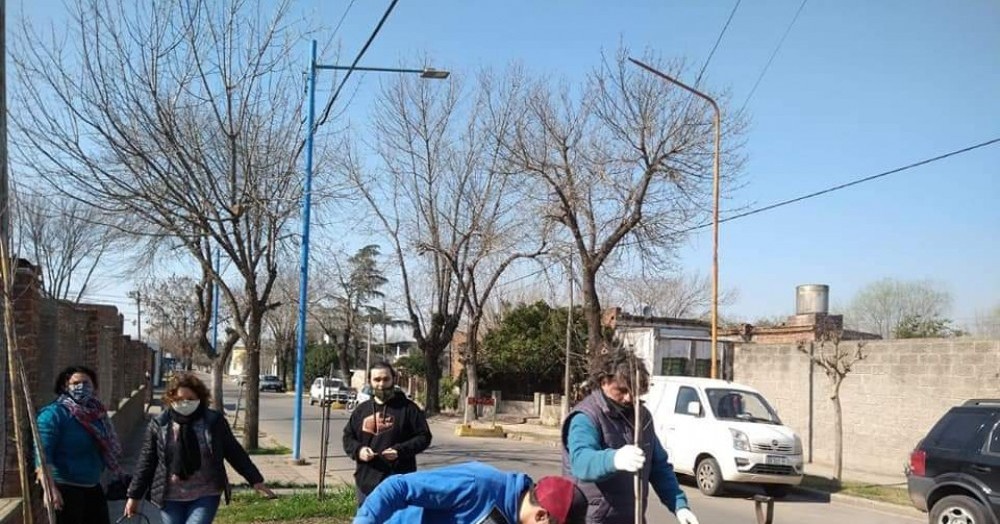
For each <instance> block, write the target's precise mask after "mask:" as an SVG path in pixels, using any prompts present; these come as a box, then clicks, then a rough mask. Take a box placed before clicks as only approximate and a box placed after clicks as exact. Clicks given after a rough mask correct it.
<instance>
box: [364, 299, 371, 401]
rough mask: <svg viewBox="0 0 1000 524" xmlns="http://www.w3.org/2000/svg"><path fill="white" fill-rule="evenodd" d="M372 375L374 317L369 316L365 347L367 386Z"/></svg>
mask: <svg viewBox="0 0 1000 524" xmlns="http://www.w3.org/2000/svg"><path fill="white" fill-rule="evenodd" d="M371 374H372V315H371V313H369V314H368V344H367V345H366V346H365V384H367V383H368V381H369V380H370V379H371Z"/></svg>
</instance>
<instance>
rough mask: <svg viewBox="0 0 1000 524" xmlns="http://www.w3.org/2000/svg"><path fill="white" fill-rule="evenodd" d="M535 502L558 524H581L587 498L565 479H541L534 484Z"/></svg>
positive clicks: (585, 513)
mask: <svg viewBox="0 0 1000 524" xmlns="http://www.w3.org/2000/svg"><path fill="white" fill-rule="evenodd" d="M535 500H537V501H538V505H539V506H541V507H542V509H544V510H545V511H547V512H549V515H551V516H552V518H554V519H555V520H556V521H557V522H559V524H583V521H584V519H586V517H587V497H586V496H585V495H584V494H583V492H582V491H580V488H578V487H576V484H575V483H574V482H573V481H572V480H570V479H568V478H566V477H543V478H542V479H541V480H539V481H538V483H537V484H535Z"/></svg>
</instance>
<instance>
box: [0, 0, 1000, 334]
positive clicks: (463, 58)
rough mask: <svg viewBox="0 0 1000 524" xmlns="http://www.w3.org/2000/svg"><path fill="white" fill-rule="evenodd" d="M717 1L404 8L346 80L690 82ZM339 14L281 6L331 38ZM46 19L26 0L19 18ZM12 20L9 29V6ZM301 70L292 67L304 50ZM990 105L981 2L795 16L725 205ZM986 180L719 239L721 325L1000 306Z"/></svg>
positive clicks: (968, 176) (793, 0) (992, 173)
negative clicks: (420, 73) (934, 285)
mask: <svg viewBox="0 0 1000 524" xmlns="http://www.w3.org/2000/svg"><path fill="white" fill-rule="evenodd" d="M734 1H735V0H734ZM734 1H700V2H694V1H689V2H676V1H675V2H667V1H631V2H606V1H604V2H598V1H592V0H588V1H582V0H578V1H568V0H548V1H538V0H534V1H529V0H505V1H493V2H486V1H472V0H463V1H459V0H419V1H418V0H401V1H400V2H399V4H398V6H397V7H396V10H395V11H394V12H393V14H392V15H391V17H390V19H389V20H388V22H387V23H386V25H385V27H384V28H383V30H382V32H381V34H380V35H379V37H378V39H377V40H376V41H375V43H374V44H373V45H372V47H371V48H370V50H369V51H368V53H367V55H366V56H365V58H364V60H363V61H362V65H368V66H396V65H408V66H419V65H422V61H423V60H424V56H425V55H426V56H428V57H430V60H431V61H432V62H433V65H435V66H437V67H439V68H445V69H449V70H451V71H453V74H456V75H461V74H463V73H464V74H471V73H474V72H475V70H476V69H478V68H479V67H482V66H490V67H496V68H502V67H503V66H505V65H507V64H508V63H510V62H512V61H517V62H520V63H522V64H523V65H524V66H525V67H526V68H527V69H528V70H529V71H533V72H539V73H546V74H549V75H551V76H553V77H555V78H563V79H565V80H568V81H576V80H579V79H581V78H582V77H583V76H584V75H585V74H586V72H587V71H588V70H589V69H590V68H591V67H593V66H594V65H595V64H596V63H597V62H598V60H599V54H600V52H601V51H602V50H606V51H613V50H615V49H616V48H617V47H618V46H619V44H620V43H624V44H625V45H626V46H628V47H630V48H632V49H634V50H642V49H644V48H646V47H648V48H651V49H653V50H655V51H657V52H660V53H662V54H663V55H664V56H667V57H674V56H676V57H686V58H687V59H689V60H690V62H691V65H692V68H693V69H694V70H693V71H691V72H690V73H689V74H690V76H691V77H690V78H686V80H688V81H691V80H693V77H694V75H696V74H697V69H699V68H700V67H701V64H702V63H703V61H704V60H705V58H706V57H707V55H708V53H709V51H710V50H711V48H712V45H713V43H714V42H715V40H716V38H717V36H718V34H719V30H720V29H721V28H722V25H723V24H724V22H725V21H726V18H727V17H728V16H729V13H730V10H731V9H732V7H733V5H734ZM261 3H262V8H264V9H266V8H267V6H268V5H269V2H266V1H263V2H261ZM800 3H801V2H800V1H799V0H782V1H777V0H775V1H770V2H759V1H745V2H742V4H741V5H740V6H739V9H738V10H737V12H736V15H735V17H734V19H733V22H732V24H731V25H730V27H729V30H728V31H727V33H726V35H725V37H724V39H723V40H722V42H721V45H720V46H719V49H718V51H717V52H716V54H715V56H714V57H713V59H712V61H711V64H710V66H709V68H708V71H707V73H706V77H705V79H704V82H706V83H707V84H709V85H711V86H713V87H714V88H725V89H729V90H730V91H731V92H732V94H733V99H734V100H736V101H738V102H739V103H742V101H743V100H744V99H745V98H746V97H747V94H748V93H749V92H750V90H751V88H752V87H753V84H754V81H755V80H756V79H757V76H758V75H759V73H760V71H761V68H762V67H763V66H764V64H765V62H766V61H767V59H768V57H769V56H770V54H771V52H772V51H773V49H774V46H775V45H776V44H777V42H778V40H779V39H780V38H781V35H782V34H783V33H784V31H785V29H786V27H787V26H788V24H789V22H790V21H791V19H792V17H793V15H794V14H795V12H796V10H797V9H798V8H799V5H800ZM349 4H351V2H350V1H349V0H336V1H334V0H310V1H306V0H300V1H297V2H295V5H296V9H298V10H301V12H302V13H304V14H305V15H307V16H309V17H312V18H313V19H315V20H321V21H322V23H323V24H325V25H326V26H327V29H328V31H332V29H333V27H334V26H335V25H336V24H337V21H338V20H339V19H340V17H341V16H342V14H343V13H344V12H345V9H346V8H347V7H348V5H349ZM388 4H389V2H388V0H386V1H381V0H378V1H376V0H360V1H356V2H354V5H353V6H352V7H351V9H350V11H348V12H347V16H346V18H345V19H344V23H343V25H342V26H341V27H340V30H339V31H338V32H337V34H335V35H333V38H334V40H335V41H338V42H339V43H340V45H341V46H342V56H343V58H342V59H341V60H342V61H344V62H347V61H348V60H349V58H352V57H353V56H354V53H356V51H357V50H358V49H359V48H360V46H361V45H362V43H363V42H364V40H365V38H367V36H368V34H369V33H370V31H371V29H372V28H373V27H374V25H375V23H376V22H377V21H378V18H379V17H380V16H381V14H382V11H383V10H384V9H385V7H386V6H387V5H388ZM58 5H61V4H60V2H57V1H51V0H50V1H49V2H38V3H36V4H34V5H32V6H31V8H30V11H29V13H31V16H32V17H39V16H43V15H42V13H45V12H46V11H45V10H48V12H47V13H46V15H50V14H51V13H52V12H53V10H56V12H57V10H58V9H59V8H56V7H53V6H58ZM9 9H10V10H11V11H12V13H11V15H10V16H11V17H12V18H16V17H17V16H19V9H20V7H19V6H16V5H12V6H9ZM13 22H14V20H11V21H10V22H8V27H10V26H12V25H13ZM302 56H303V67H305V65H306V63H307V58H308V44H306V43H303V45H302ZM323 58H330V59H334V60H336V58H335V57H323ZM321 60H322V59H321ZM351 81H352V82H358V84H356V87H357V89H358V93H359V95H358V97H356V98H355V99H354V100H353V104H354V105H353V106H352V108H351V109H350V110H349V111H348V115H349V116H350V118H351V119H352V120H353V119H361V118H364V112H365V110H366V106H367V107H370V103H369V102H368V99H367V98H366V95H367V94H368V93H371V92H374V91H375V90H376V89H377V87H378V81H379V80H378V78H377V77H376V76H375V75H358V76H356V77H354V79H352V80H351ZM353 88H354V86H352V87H351V89H353ZM997 93H1000V4H998V3H997V2H995V1H992V0H962V1H960V2H938V1H930V0H919V1H906V0H893V1H878V2H872V1H870V0H868V1H865V0H843V1H837V2H830V1H826V2H820V1H817V0H812V1H808V2H807V3H806V5H805V7H804V9H803V10H802V13H801V16H800V17H799V19H798V21H797V22H796V24H795V25H794V27H793V28H792V30H791V33H790V34H789V35H788V38H787V40H786V41H785V43H784V45H783V47H782V48H781V50H780V52H779V54H778V55H777V57H776V58H775V60H774V62H773V63H772V65H771V67H770V69H769V70H768V72H767V74H766V76H765V77H764V79H763V81H762V82H761V84H760V86H759V87H758V88H757V90H756V92H755V94H754V96H753V98H752V99H751V100H750V102H749V104H748V106H747V107H748V109H749V111H750V113H751V115H752V126H751V128H750V130H749V132H748V134H747V148H746V153H747V155H748V158H749V162H748V164H747V167H746V174H745V181H746V183H747V185H746V187H745V188H743V189H741V190H740V191H739V192H737V193H735V194H733V195H732V201H731V202H730V205H732V206H740V205H750V206H752V207H756V206H759V205H764V204H767V203H771V202H773V201H777V200H782V199H785V198H790V197H794V196H798V195H800V194H803V193H808V192H811V191H814V190H818V189H822V188H825V187H828V186H831V185H835V184H838V183H843V182H846V181H849V180H851V179H854V178H858V177H862V176H868V175H871V174H875V173H878V172H881V171H884V170H887V169H891V168H895V167H898V166H901V165H904V164H908V163H911V162H914V161H917V160H921V159H923V158H927V157H931V156H935V155H937V154H940V153H944V152H947V151H951V150H954V149H959V148H962V147H965V146H968V145H971V144H974V143H978V142H981V141H984V140H988V139H992V138H996V137H1000V97H998V96H997ZM998 165H1000V144H998V145H994V146H991V147H988V148H984V149H980V150H977V151H975V152H972V153H968V154H965V155H962V156H960V157H957V158H953V159H948V160H945V161H941V162H938V163H935V164H933V165H930V166H926V167H921V168H917V169H914V170H911V171H907V172H905V173H901V174H898V175H893V176H891V177H888V178H885V179H882V180H879V181H875V182H872V183H867V184H864V185H861V186H857V187H853V188H850V189H847V190H844V191H840V192H837V193H833V194H830V195H825V196H822V197H819V198H816V199H812V200H809V201H806V202H803V203H800V204H795V205H792V206H787V207H784V208H781V209H778V210H774V211H770V212H767V213H763V214H760V215H756V216H753V217H748V218H744V219H740V220H735V221H733V222H730V223H726V224H723V226H722V230H721V235H722V237H721V248H720V264H721V281H722V285H723V286H724V287H735V288H738V289H739V292H740V300H739V302H738V303H736V304H734V305H733V306H732V307H730V308H729V311H728V313H729V314H730V316H734V317H743V318H749V319H754V318H758V317H764V316H775V315H786V314H790V313H791V312H792V310H793V308H794V297H795V295H794V288H795V286H796V285H797V284H804V283H825V284H829V285H830V286H831V300H832V302H833V303H835V304H843V303H846V302H847V301H848V300H849V299H850V297H851V296H852V295H853V294H854V292H855V291H856V290H857V289H859V288H860V287H861V286H863V285H864V284H866V283H868V282H871V281H873V280H876V279H879V278H882V277H887V276H890V277H896V278H903V279H932V280H935V281H938V282H940V283H941V284H942V285H943V286H944V287H945V288H946V289H948V290H949V291H951V293H952V294H953V296H954V298H955V305H954V308H953V311H952V317H953V318H956V319H957V320H959V321H960V322H961V321H968V320H971V317H973V316H974V315H975V314H976V313H977V312H978V311H983V310H986V309H988V308H991V307H993V306H994V305H997V304H1000V273H998V272H997V271H996V270H995V269H994V268H995V267H996V265H997V261H998V260H1000V241H998V240H997V236H998V235H997V231H998V228H1000V208H998V207H997V206H996V205H995V204H994V200H996V199H997V197H1000V169H998V167H997V166H998ZM710 250H711V237H710V235H709V234H708V231H707V230H706V231H705V232H703V233H700V234H696V235H694V236H693V237H691V239H690V241H689V243H688V244H687V245H686V246H685V247H684V248H683V249H682V250H681V258H680V261H679V263H680V267H681V269H683V270H685V271H699V272H701V273H703V274H707V273H708V272H709V270H710V262H711V251H710ZM108 293H110V294H111V295H109V298H110V296H114V293H118V292H117V291H115V292H110V291H109V292H108ZM118 294H120V295H124V291H122V292H121V293H118ZM123 302H124V301H123ZM126 313H127V314H128V311H126Z"/></svg>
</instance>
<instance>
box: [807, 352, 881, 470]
mask: <svg viewBox="0 0 1000 524" xmlns="http://www.w3.org/2000/svg"><path fill="white" fill-rule="evenodd" d="M841 342H842V341H841V339H840V334H839V333H825V334H823V335H821V337H820V339H819V346H817V345H816V343H815V342H810V343H808V344H806V343H805V342H800V343H799V345H798V350H799V351H801V352H802V353H804V354H805V355H806V356H808V357H809V359H810V360H812V361H813V362H814V363H815V364H816V365H817V366H819V367H820V368H822V369H823V371H824V372H825V373H826V376H827V378H828V379H830V383H829V385H830V401H831V402H833V431H834V435H833V438H834V441H833V442H834V445H833V478H834V480H836V481H837V482H840V480H841V478H843V469H844V416H843V410H842V409H841V406H840V386H841V385H842V384H843V383H844V379H845V378H847V375H849V374H850V373H851V371H852V370H853V368H854V365H855V364H857V363H858V362H861V361H862V360H864V359H865V358H866V357H867V356H868V355H867V353H865V352H864V347H865V343H864V342H863V341H859V342H851V343H848V344H845V345H844V346H843V347H841Z"/></svg>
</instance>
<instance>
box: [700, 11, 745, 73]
mask: <svg viewBox="0 0 1000 524" xmlns="http://www.w3.org/2000/svg"><path fill="white" fill-rule="evenodd" d="M742 1H743V0H736V4H735V5H734V6H733V10H732V11H730V12H729V18H728V19H726V25H724V26H722V31H720V32H719V37H718V38H716V39H715V45H713V46H712V51H711V52H710V53H708V58H706V59H705V63H704V64H702V66H701V71H698V77H697V78H695V80H694V85H698V82H701V77H702V75H704V74H705V70H706V69H708V64H709V62H711V61H712V57H713V56H715V50H716V49H718V48H719V44H720V43H721V42H722V37H723V36H725V34H726V29H729V23H730V22H732V21H733V16H735V15H736V10H737V9H739V7H740V2H742Z"/></svg>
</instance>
